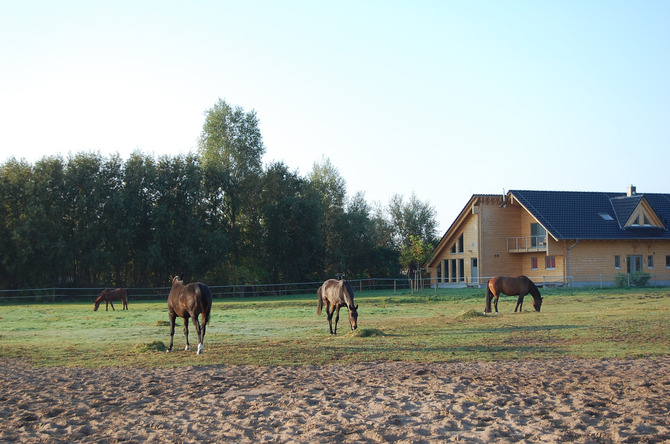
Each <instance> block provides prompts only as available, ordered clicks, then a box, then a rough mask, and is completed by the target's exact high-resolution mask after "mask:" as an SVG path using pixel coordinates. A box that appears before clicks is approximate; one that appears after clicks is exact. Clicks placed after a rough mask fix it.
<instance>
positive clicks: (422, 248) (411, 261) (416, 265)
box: [400, 234, 433, 289]
mask: <svg viewBox="0 0 670 444" xmlns="http://www.w3.org/2000/svg"><path fill="white" fill-rule="evenodd" d="M432 250H433V248H432V247H431V246H430V245H428V244H426V243H425V242H424V241H423V239H421V238H420V237H419V236H416V235H413V234H410V236H409V239H408V243H407V244H405V245H403V247H402V249H401V251H400V263H401V264H402V265H403V266H404V267H405V270H406V271H407V278H408V279H410V280H411V279H412V277H413V278H414V285H413V289H418V288H419V285H420V281H421V265H423V264H424V263H425V262H426V261H427V260H428V259H430V254H431V252H432Z"/></svg>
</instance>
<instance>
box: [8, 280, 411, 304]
mask: <svg viewBox="0 0 670 444" xmlns="http://www.w3.org/2000/svg"><path fill="white" fill-rule="evenodd" d="M349 282H350V283H351V285H352V286H353V288H354V291H371V290H387V291H388V290H390V291H394V292H397V291H403V290H408V289H410V283H409V282H408V281H407V279H392V278H380V279H354V280H349ZM321 284H323V282H299V283H290V284H258V285H215V286H212V285H210V286H209V288H210V290H211V291H212V296H213V298H214V299H226V298H247V297H270V296H291V295H302V294H314V295H315V297H316V290H317V289H318V288H319V287H320V286H321ZM106 288H110V287H90V288H61V287H59V288H30V289H19V290H0V302H5V303H12V302H89V301H90V302H91V303H93V301H94V300H95V299H96V298H97V297H98V295H99V294H100V292H101V291H102V290H104V289H106ZM126 290H127V291H128V299H130V300H136V301H142V300H145V301H149V300H158V301H160V300H165V301H167V297H168V294H169V293H170V287H147V288H126Z"/></svg>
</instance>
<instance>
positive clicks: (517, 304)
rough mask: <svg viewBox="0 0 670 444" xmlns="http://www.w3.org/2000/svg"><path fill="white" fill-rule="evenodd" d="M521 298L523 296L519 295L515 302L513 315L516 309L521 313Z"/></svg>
mask: <svg viewBox="0 0 670 444" xmlns="http://www.w3.org/2000/svg"><path fill="white" fill-rule="evenodd" d="M523 297H524V295H522V294H520V295H519V298H518V299H517V300H516V307H515V308H514V313H516V309H517V308H518V309H519V313H521V312H522V311H523V310H522V308H523Z"/></svg>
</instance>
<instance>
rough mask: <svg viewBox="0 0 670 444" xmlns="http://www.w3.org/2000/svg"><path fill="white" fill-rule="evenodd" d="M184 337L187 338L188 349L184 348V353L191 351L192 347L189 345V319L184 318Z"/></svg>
mask: <svg viewBox="0 0 670 444" xmlns="http://www.w3.org/2000/svg"><path fill="white" fill-rule="evenodd" d="M184 336H186V348H184V351H189V350H190V349H191V347H190V346H189V345H188V318H184Z"/></svg>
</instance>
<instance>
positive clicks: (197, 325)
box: [192, 315, 203, 355]
mask: <svg viewBox="0 0 670 444" xmlns="http://www.w3.org/2000/svg"><path fill="white" fill-rule="evenodd" d="M192 319H193V326H195V331H196V332H198V351H197V352H196V354H197V355H201V354H202V349H203V345H202V327H201V326H200V321H198V316H197V315H196V316H193V317H192Z"/></svg>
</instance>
